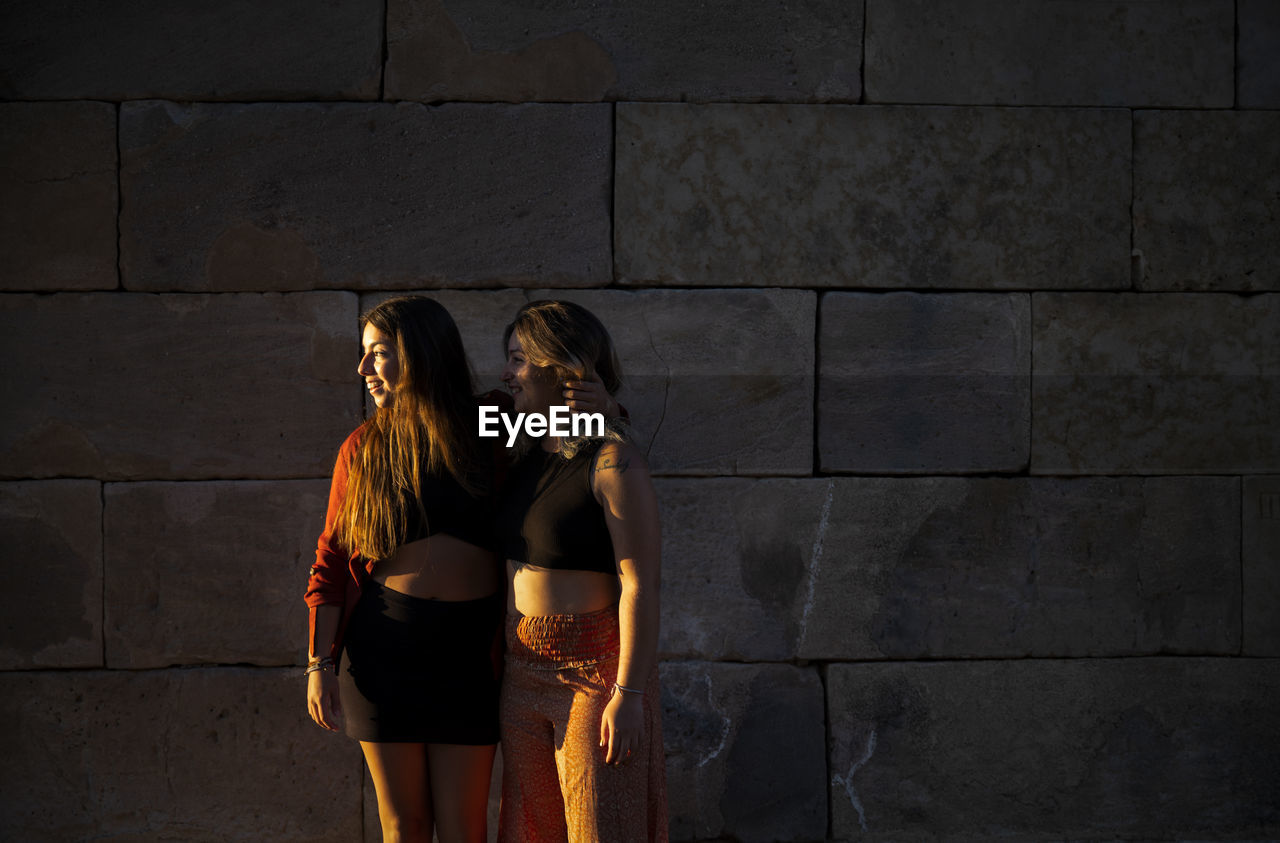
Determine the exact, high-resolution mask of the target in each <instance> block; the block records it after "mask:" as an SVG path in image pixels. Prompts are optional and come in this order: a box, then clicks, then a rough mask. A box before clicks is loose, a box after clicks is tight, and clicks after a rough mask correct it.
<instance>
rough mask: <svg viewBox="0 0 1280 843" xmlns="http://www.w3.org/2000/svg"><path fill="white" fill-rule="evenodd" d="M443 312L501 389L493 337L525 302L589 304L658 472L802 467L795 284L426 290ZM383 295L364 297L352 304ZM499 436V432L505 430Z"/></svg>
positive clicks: (806, 369)
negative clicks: (609, 340)
mask: <svg viewBox="0 0 1280 843" xmlns="http://www.w3.org/2000/svg"><path fill="white" fill-rule="evenodd" d="M426 295H429V296H430V297H432V298H435V299H436V300H437V301H439V302H440V303H441V304H443V305H444V306H445V307H447V308H448V309H449V311H450V313H452V314H453V316H454V320H455V321H456V322H457V323H458V330H459V331H460V332H461V333H462V340H463V342H464V343H465V344H466V347H467V348H468V349H469V350H470V353H471V358H472V361H473V362H474V364H475V368H476V370H477V374H478V378H477V385H478V388H479V389H481V390H482V391H483V390H488V389H494V388H501V386H502V384H501V382H500V381H499V379H498V376H499V375H500V374H501V372H502V367H503V365H504V356H505V355H504V351H503V347H502V332H503V329H504V328H505V327H506V325H507V324H509V323H510V322H511V319H512V317H514V316H515V314H516V310H517V309H519V307H520V306H521V305H523V304H525V303H526V302H528V301H534V300H537V299H565V300H569V301H573V302H576V303H578V304H581V305H582V306H584V307H586V308H588V309H589V310H591V312H593V313H594V314H595V315H596V316H598V317H600V320H601V321H602V322H603V323H604V325H605V327H606V328H607V329H608V330H609V333H610V335H611V336H612V337H613V341H614V344H615V346H616V347H617V351H618V357H619V359H620V361H621V363H622V373H623V379H624V384H623V389H622V392H621V393H620V394H619V400H620V401H621V402H622V404H623V406H625V407H626V408H627V412H628V413H629V414H630V416H631V421H632V427H633V431H632V432H633V433H634V435H635V438H636V441H637V442H638V443H639V444H640V446H641V447H642V448H644V449H645V450H646V452H647V454H648V461H649V467H650V469H651V470H652V471H653V472H655V473H658V474H691V475H717V474H808V473H809V472H810V471H811V470H812V465H813V374H812V373H813V368H814V366H813V361H814V356H813V355H814V352H813V349H814V320H815V310H816V301H815V296H814V294H813V293H811V292H807V291H799V290H768V291H764V290H682V291H670V290H645V291H629V290H627V291H623V290H565V289H559V290H528V291H513V290H504V291H497V292H482V291H440V292H439V293H436V292H427V293H426ZM383 298H385V296H384V295H366V296H363V297H362V299H361V306H362V307H366V308H367V307H369V306H371V305H372V304H374V303H376V302H377V301H380V300H382V299H383ZM504 436H505V434H504Z"/></svg>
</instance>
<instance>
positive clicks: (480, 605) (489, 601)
mask: <svg viewBox="0 0 1280 843" xmlns="http://www.w3.org/2000/svg"><path fill="white" fill-rule="evenodd" d="M360 597H361V599H369V600H378V601H380V602H381V603H383V604H385V605H387V606H391V607H395V608H397V609H402V610H405V611H409V612H472V611H476V610H487V609H488V608H489V607H491V606H493V605H494V604H496V603H499V602H500V601H501V600H502V592H501V591H495V592H494V593H493V594H486V595H485V596H484V597H477V598H475V599H474V600H435V599H433V598H430V597H414V596H413V595H412V594H405V593H404V592H403V591H396V590H395V589H394V588H387V587H386V586H385V585H383V584H382V583H380V582H378V581H377V580H374V579H370V580H368V581H367V582H365V583H364V585H363V586H361V594H360Z"/></svg>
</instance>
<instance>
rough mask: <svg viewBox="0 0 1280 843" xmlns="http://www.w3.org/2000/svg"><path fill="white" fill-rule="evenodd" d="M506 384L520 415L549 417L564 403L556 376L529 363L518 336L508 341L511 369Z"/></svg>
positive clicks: (505, 376)
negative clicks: (556, 407)
mask: <svg viewBox="0 0 1280 843" xmlns="http://www.w3.org/2000/svg"><path fill="white" fill-rule="evenodd" d="M502 382H503V383H504V384H506V386H507V389H508V390H510V392H511V398H512V401H513V402H514V403H515V408H516V412H518V413H542V414H543V415H546V413H547V410H548V408H550V407H551V405H552V404H562V403H564V401H563V400H562V398H561V392H560V389H559V384H557V383H556V378H555V375H554V373H553V372H552V371H551V370H550V369H544V368H542V367H541V366H535V365H533V364H532V363H530V362H529V359H528V357H526V356H525V353H524V349H523V348H521V347H520V340H519V339H517V338H516V335H515V332H512V334H511V339H510V340H508V341H507V365H506V367H505V368H503V370H502Z"/></svg>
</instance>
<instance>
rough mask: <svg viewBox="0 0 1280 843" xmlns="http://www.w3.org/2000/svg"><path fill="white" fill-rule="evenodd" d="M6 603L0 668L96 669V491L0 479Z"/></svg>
mask: <svg viewBox="0 0 1280 843" xmlns="http://www.w3.org/2000/svg"><path fill="white" fill-rule="evenodd" d="M0 535H2V536H4V539H5V562H4V575H5V576H4V578H5V584H6V588H7V589H8V591H9V600H8V601H7V603H6V606H5V610H4V621H3V622H0V670H11V669H14V668H32V667H101V666H102V488H101V486H100V485H99V484H98V483H97V482H95V481H92V480H30V481H25V482H18V483H0Z"/></svg>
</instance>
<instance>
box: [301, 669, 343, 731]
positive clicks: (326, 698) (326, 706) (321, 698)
mask: <svg viewBox="0 0 1280 843" xmlns="http://www.w3.org/2000/svg"><path fill="white" fill-rule="evenodd" d="M307 711H308V712H309V713H310V714H311V719H312V720H314V721H316V723H318V724H320V725H321V726H323V727H324V728H326V729H328V730H329V731H331V732H336V731H338V728H339V726H340V724H341V721H340V720H339V719H338V718H339V717H341V716H342V701H341V700H339V699H338V677H337V676H335V675H334V674H333V671H332V670H313V671H312V672H311V673H308V674H307Z"/></svg>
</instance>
